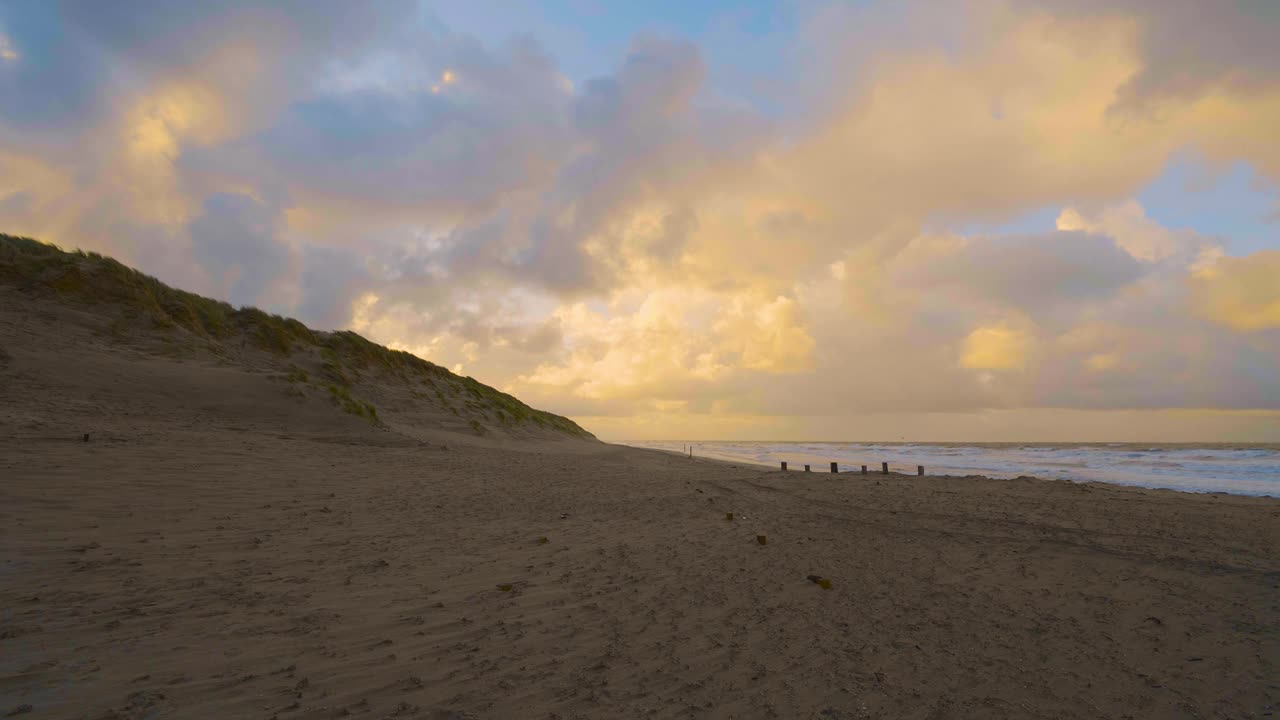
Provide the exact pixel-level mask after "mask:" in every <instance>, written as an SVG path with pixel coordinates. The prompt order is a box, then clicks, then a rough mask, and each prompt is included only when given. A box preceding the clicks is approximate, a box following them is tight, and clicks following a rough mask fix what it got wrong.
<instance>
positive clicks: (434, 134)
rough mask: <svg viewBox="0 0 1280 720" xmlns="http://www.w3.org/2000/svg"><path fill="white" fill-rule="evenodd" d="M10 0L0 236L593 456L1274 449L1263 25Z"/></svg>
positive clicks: (1066, 11)
mask: <svg viewBox="0 0 1280 720" xmlns="http://www.w3.org/2000/svg"><path fill="white" fill-rule="evenodd" d="M1205 7H1206V6H1205V4H1204V3H1201V2H1199V0H1108V1H1107V2H1103V1H1102V0H1043V1H1041V2H1030V1H1026V2H1023V1H1018V0H972V1H965V0H955V1H951V0H943V1H940V2H932V1H931V2H887V1H886V2H871V1H867V2H824V1H821V0H778V1H777V2H734V3H731V2H727V1H723V0H715V1H708V2H699V3H675V2H654V3H631V2H603V1H601V0H558V1H554V2H541V3H517V2H496V1H495V2H484V1H478V0H456V1H455V0H449V1H444V2H432V1H430V0H421V1H419V0H385V1H379V2H370V3H357V2H346V1H339V0H280V1H277V2H271V3H251V2H241V1H239V0H227V1H224V2H215V1H213V0H210V1H209V2H201V3H173V2H167V1H161V0H119V1H117V2H111V3H101V2H92V1H90V0H84V1H81V2H53V1H51V2H39V3H37V2H6V3H0V231H2V232H7V233H11V234H22V235H30V236H33V237H38V238H41V239H44V240H47V241H50V242H55V243H57V244H59V245H61V246H63V247H68V248H83V249H86V250H93V251H97V252H102V253H105V254H109V255H112V256H114V257H116V258H118V259H120V260H121V261H123V262H126V263H129V264H132V265H134V266H136V267H139V268H140V269H142V270H144V271H146V272H148V273H151V274H154V275H156V276H158V277H160V278H161V279H162V280H164V281H165V282H167V283H169V284H171V285H175V286H178V287H182V288H184V289H188V290H192V291H194V292H199V293H202V294H206V295H211V296H215V297H219V298H223V299H226V300H229V301H230V302H232V303H234V304H237V305H254V306H258V307H261V308H264V309H268V310H271V311H273V312H278V313H282V314H287V315H292V316H295V317H298V318H300V319H302V320H303V321H305V322H307V323H308V324H310V325H312V326H313V327H319V328H322V329H340V328H351V329H355V330H356V331H358V332H360V333H361V334H363V335H365V336H367V337H369V338H370V339H373V340H375V341H377V342H381V343H384V344H387V345H390V346H392V347H396V348H400V349H404V350H408V351H411V352H414V353H416V354H418V355H420V356H422V357H424V358H427V359H429V360H432V361H433V362H436V363H439V364H441V365H444V366H446V367H449V368H451V369H453V370H454V371H455V372H459V373H461V374H465V375H470V376H473V377H475V378H476V379H478V380H480V381H482V382H485V383H488V384H491V385H494V386H496V387H499V388H501V389H503V390H506V391H508V392H511V393H513V394H515V395H516V396H517V397H519V398H521V399H522V400H524V401H526V402H528V403H530V404H531V405H534V406H536V407H540V408H544V409H547V410H551V411H554V412H558V413H562V414H565V415H568V416H570V417H572V418H574V419H575V420H577V421H578V422H580V423H581V424H583V425H584V426H586V427H587V428H588V429H590V430H592V431H594V432H595V433H596V434H597V435H599V436H600V437H602V438H603V439H607V440H627V439H633V440H645V439H651V440H652V439H670V440H692V441H696V440H712V439H741V440H864V441H874V440H917V441H929V440H935V441H1031V440H1040V441H1107V440H1109V441H1168V442H1175V441H1223V442H1244V441H1270V442H1276V441H1280V142H1278V141H1277V139H1278V137H1280V136H1278V135H1277V130H1276V128H1280V43H1276V42H1274V39H1275V38H1276V37H1278V36H1280V4H1278V3H1274V2H1270V1H1269V0H1239V1H1238V2H1232V1H1231V0H1223V2H1220V3H1214V4H1213V5H1212V8H1213V13H1212V14H1213V17H1212V18H1211V21H1209V19H1206V18H1205V17H1204V11H1205Z"/></svg>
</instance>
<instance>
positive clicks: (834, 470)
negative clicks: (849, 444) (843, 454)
mask: <svg viewBox="0 0 1280 720" xmlns="http://www.w3.org/2000/svg"><path fill="white" fill-rule="evenodd" d="M831 472H833V473H838V472H840V471H839V470H837V469H836V464H835V463H831Z"/></svg>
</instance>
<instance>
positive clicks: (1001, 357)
mask: <svg viewBox="0 0 1280 720" xmlns="http://www.w3.org/2000/svg"><path fill="white" fill-rule="evenodd" d="M1030 346H1031V338H1030V337H1029V336H1028V334H1027V333H1026V332H1024V331H1020V330H1016V329H1014V328H1011V327H1009V326H1008V325H1006V324H1003V323H1002V324H999V325H988V326H984V327H980V328H978V329H976V330H974V331H973V332H971V333H969V334H968V335H967V336H966V337H965V339H964V350H963V353H962V354H961V356H960V365H961V366H962V367H966V368H969V369H972V370H1021V369H1022V368H1024V367H1025V366H1026V364H1027V355H1028V354H1030Z"/></svg>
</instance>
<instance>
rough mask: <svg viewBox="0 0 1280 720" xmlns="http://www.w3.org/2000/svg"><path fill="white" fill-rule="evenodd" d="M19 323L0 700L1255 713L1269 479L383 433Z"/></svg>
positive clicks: (405, 707)
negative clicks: (1082, 477) (969, 473)
mask: <svg viewBox="0 0 1280 720" xmlns="http://www.w3.org/2000/svg"><path fill="white" fill-rule="evenodd" d="M0 319H3V318H0ZM40 323H41V321H40V319H39V318H38V317H35V318H34V319H31V318H27V319H24V320H22V321H21V322H19V321H16V320H13V318H12V317H10V318H9V324H8V325H5V326H4V329H5V331H6V332H5V334H3V335H0V345H3V346H4V350H5V351H6V352H5V353H4V355H0V365H3V367H0V401H2V402H0V431H2V433H0V550H2V552H0V716H3V715H5V714H6V713H10V714H12V713H18V714H19V716H21V717H33V718H91V719H97V718H264V719H265V718H273V717H274V718H281V719H285V718H288V719H293V718H317V719H318V718H337V717H347V716H354V717H369V718H383V717H397V718H400V717H404V718H827V719H829V718H922V719H923V718H1246V717H1263V716H1266V715H1268V714H1271V715H1273V716H1275V715H1280V707H1278V706H1280V501H1277V500H1275V499H1271V498H1251V497H1234V496H1215V495H1192V494H1183V493H1177V492H1171V491H1152V490H1143V489H1137V488H1124V487H1108V486H1101V485H1078V484H1071V483H1065V482H1054V481H1046V480H1035V479H1020V480H988V479H983V478H964V479H961V478H934V477H922V478H917V477H914V476H899V475H889V476H881V475H878V474H872V475H868V476H861V475H853V474H841V475H831V474H828V473H811V474H805V473H798V472H791V473H786V474H783V473H780V472H776V471H772V470H768V469H763V468H757V467H747V466H736V467H735V466H733V465H730V464H726V463H717V462H712V461H706V460H698V459H695V460H689V459H686V458H682V457H677V456H673V455H670V454H665V453H661V452H657V451H650V450H639V449H632V448H622V447H618V446H612V445H607V444H603V443H596V442H590V441H580V440H564V441H560V442H553V441H541V442H536V441H525V442H519V441H514V440H497V439H493V438H482V437H467V436H465V435H463V434H457V433H446V432H439V431H433V430H432V429H431V428H430V427H410V426H404V425H396V423H394V422H389V425H390V427H389V428H377V427H373V426H372V425H371V424H370V423H368V422H365V421H363V420H361V419H359V418H355V417H352V416H348V415H344V414H341V413H333V412H328V411H325V412H322V411H321V410H322V409H323V408H320V406H317V405H314V404H306V403H298V402H288V403H285V402H282V401H281V400H280V398H282V397H284V393H283V392H282V391H281V389H280V385H279V383H277V382H275V381H273V380H272V379H271V378H270V377H268V376H267V375H265V374H255V373H250V372H246V371H244V370H242V369H238V368H233V367H222V366H219V365H218V364H216V363H210V362H205V361H202V360H198V359H196V360H193V359H182V358H162V357H154V356H153V354H148V353H145V352H142V351H140V350H138V349H136V348H132V349H131V348H127V347H125V348H121V347H118V346H116V345H113V344H111V343H107V342H106V341H101V340H99V339H95V337H96V336H91V335H89V334H84V333H81V334H77V332H79V331H76V330H75V329H74V328H70V329H68V328H67V327H65V326H63V325H59V326H58V327H59V332H56V333H53V332H47V331H43V330H41V329H40ZM318 408H320V409H318ZM86 432H88V433H90V440H89V441H88V442H84V441H83V439H82V435H83V433H86ZM444 445H447V448H445V447H443V446H444ZM726 512H733V513H734V519H733V520H732V521H730V520H726V515H725V513H726ZM758 535H763V536H766V538H767V544H764V545H761V544H759V543H758V542H757V536H758ZM543 538H545V540H546V541H545V542H543V541H542V539H543ZM810 575H814V576H817V577H821V578H826V579H828V580H829V581H830V588H829V589H824V588H823V587H821V586H820V585H819V584H817V583H814V582H811V581H810V580H809V579H808V576H810Z"/></svg>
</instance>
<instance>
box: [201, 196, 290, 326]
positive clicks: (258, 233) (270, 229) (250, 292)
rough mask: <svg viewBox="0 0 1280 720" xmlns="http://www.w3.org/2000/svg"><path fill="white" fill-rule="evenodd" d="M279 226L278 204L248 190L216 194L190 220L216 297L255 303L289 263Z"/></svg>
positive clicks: (237, 302) (242, 303)
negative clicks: (265, 201)
mask: <svg viewBox="0 0 1280 720" xmlns="http://www.w3.org/2000/svg"><path fill="white" fill-rule="evenodd" d="M279 231H280V219H279V215H278V213H277V212H276V210H275V209H274V208H271V207H269V206H267V205H264V204H263V203H261V202H259V201H257V200H255V199H254V198H251V197H248V196H245V195H236V194H229V193H228V194H218V195H212V196H210V197H209V198H208V199H207V200H205V203H204V212H203V213H202V214H200V215H199V216H197V217H196V218H195V219H193V220H192V221H191V225H190V233H191V245H192V251H193V254H194V256H195V259H196V260H197V261H198V262H199V263H200V266H201V267H202V268H203V269H204V270H205V272H206V273H208V274H209V276H210V277H211V278H212V281H213V286H214V287H215V288H216V289H217V290H216V293H217V295H218V296H220V297H225V298H227V299H229V300H230V301H231V302H232V303H233V304H236V305H255V304H258V303H259V302H260V301H261V298H262V296H263V295H264V293H265V292H266V291H267V290H268V289H269V288H270V286H271V282H272V281H273V280H275V279H276V278H277V277H278V276H279V275H280V274H281V273H282V272H283V271H284V270H285V268H286V267H287V265H288V262H289V251H288V249H287V248H286V247H285V246H284V245H283V244H281V243H280V242H279V241H278V239H277V237H276V236H277V234H278V233H279Z"/></svg>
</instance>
